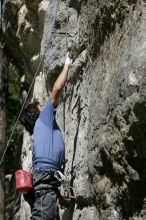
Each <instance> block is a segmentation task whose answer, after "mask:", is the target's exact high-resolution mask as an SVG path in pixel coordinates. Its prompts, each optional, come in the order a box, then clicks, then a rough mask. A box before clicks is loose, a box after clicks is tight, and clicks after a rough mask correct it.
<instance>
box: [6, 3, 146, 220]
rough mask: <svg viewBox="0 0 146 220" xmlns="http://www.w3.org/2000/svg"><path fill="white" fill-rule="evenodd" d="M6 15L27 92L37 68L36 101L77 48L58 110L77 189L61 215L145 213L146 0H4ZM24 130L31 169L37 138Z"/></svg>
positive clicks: (115, 219) (117, 218)
mask: <svg viewBox="0 0 146 220" xmlns="http://www.w3.org/2000/svg"><path fill="white" fill-rule="evenodd" d="M10 14H11V16H10ZM3 20H4V22H3V31H4V36H5V43H6V47H7V51H8V52H7V53H8V54H9V55H10V56H11V57H13V59H15V60H16V63H17V65H18V63H19V65H18V66H19V68H20V69H21V70H23V72H22V73H23V74H24V81H23V87H24V90H25V91H28V87H29V86H30V81H31V80H32V78H33V76H34V75H35V73H36V71H37V77H36V80H35V84H34V88H33V92H32V95H31V97H30V100H31V99H34V98H35V99H36V98H37V99H38V100H40V102H41V103H44V102H45V101H46V100H47V96H48V91H49V90H50V89H51V87H52V84H53V82H54V80H55V79H56V77H57V75H58V74H59V72H60V71H61V69H62V66H63V63H64V60H65V54H66V51H67V48H68V49H70V50H71V51H73V52H74V55H75V60H74V63H73V65H72V67H71V69H70V74H69V79H68V84H67V86H66V89H65V93H64V97H63V99H62V98H61V99H60V103H59V106H58V113H57V120H58V123H59V125H60V128H61V130H62V131H63V130H64V129H63V127H64V120H65V130H64V131H63V133H64V138H65V145H66V168H65V174H66V176H67V177H68V178H69V180H70V183H71V185H72V186H73V187H74V191H75V195H76V204H75V206H71V207H70V208H69V209H66V210H65V211H61V212H60V213H61V218H62V220H69V219H73V220H77V219H80V220H83V219H84V220H85V219H86V220H89V219H90V220H94V219H96V220H97V219H102V220H107V219H108V220H122V219H123V220H124V219H130V220H134V219H137V220H141V219H145V218H146V204H145V201H146V186H145V184H146V163H145V162H146V138H145V137H146V131H145V130H146V62H145V60H146V53H145V51H146V41H145V39H146V29H145V24H146V3H145V1H144V0H139V1H137V0H120V1H119V0H115V1H113V0H110V1H107V0H104V1H103V0H102V1H101V0H99V1H94V0H88V1H87V0H69V1H67V5H66V2H65V1H59V0H50V1H48V0H43V1H41V0H37V1H31V3H30V1H29V0H27V1H26V0H25V1H21V0H19V1H16V0H13V1H10V0H5V3H4V13H3ZM66 32H67V34H65V33H66ZM66 36H67V37H66ZM38 67H40V68H39V69H38ZM63 100H64V102H65V103H64V102H63ZM64 104H65V105H64ZM64 106H65V109H64ZM64 110H65V118H64V116H63V112H64ZM24 137H25V139H24V143H23V147H22V148H23V149H22V152H25V153H24V155H22V164H23V167H25V168H26V167H28V166H29V164H28V161H29V160H28V158H30V154H31V145H30V142H31V139H30V137H29V135H28V134H24ZM28 143H29V144H28ZM23 213H24V215H23V217H21V220H24V219H27V217H26V216H28V213H26V214H25V210H23Z"/></svg>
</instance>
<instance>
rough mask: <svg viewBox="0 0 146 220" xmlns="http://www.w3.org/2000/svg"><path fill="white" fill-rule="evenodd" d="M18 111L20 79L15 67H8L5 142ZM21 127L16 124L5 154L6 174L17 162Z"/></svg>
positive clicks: (10, 65)
mask: <svg viewBox="0 0 146 220" xmlns="http://www.w3.org/2000/svg"><path fill="white" fill-rule="evenodd" d="M19 111H20V78H19V73H18V70H17V68H16V67H15V65H13V64H12V63H10V64H9V66H8V95H7V103H6V120H7V126H6V142H8V140H9V138H10V135H11V132H12V130H13V128H14V125H15V122H16V120H17V117H18V114H19ZM20 136H21V127H20V125H19V124H17V126H16V129H15V132H14V134H13V136H12V139H11V142H10V146H9V148H8V151H7V154H6V160H5V162H6V173H9V172H11V171H12V170H13V169H15V168H16V167H17V166H18V164H19V163H20V162H19V159H18V151H19V150H18V149H20V143H19V142H20Z"/></svg>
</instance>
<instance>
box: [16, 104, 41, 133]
mask: <svg viewBox="0 0 146 220" xmlns="http://www.w3.org/2000/svg"><path fill="white" fill-rule="evenodd" d="M38 104H39V102H37V101H34V102H33V103H30V104H29V105H28V106H27V107H26V108H25V109H24V110H23V112H22V115H21V117H20V122H21V123H22V124H23V125H24V127H25V128H26V130H27V131H28V132H29V133H30V134H31V135H32V134H33V129H34V125H35V122H36V120H37V119H38V117H39V114H40V110H39V109H38Z"/></svg>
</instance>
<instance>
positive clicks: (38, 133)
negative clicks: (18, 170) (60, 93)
mask: <svg viewBox="0 0 146 220" xmlns="http://www.w3.org/2000/svg"><path fill="white" fill-rule="evenodd" d="M55 114H56V108H55V107H54V106H53V104H52V102H51V99H50V98H49V99H48V101H47V103H46V105H45V107H44V108H43V110H42V111H41V112H40V115H39V118H38V119H37V121H36V123H35V127H34V132H33V144H32V154H33V155H32V159H33V169H34V170H48V169H50V168H53V169H55V170H57V169H58V170H60V169H61V166H62V164H63V162H64V154H65V153H64V152H65V150H64V141H63V136H62V133H61V131H60V129H59V127H58V125H57V123H56V120H55ZM44 159H45V160H44Z"/></svg>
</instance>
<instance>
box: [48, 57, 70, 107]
mask: <svg viewBox="0 0 146 220" xmlns="http://www.w3.org/2000/svg"><path fill="white" fill-rule="evenodd" d="M71 62H72V60H71V59H70V58H69V56H68V54H67V58H66V60H65V65H64V67H63V70H62V72H61V73H60V75H59V76H58V78H57V80H56V81H55V83H54V86H53V89H52V91H51V93H50V98H51V101H52V103H53V104H54V105H56V104H57V100H58V98H59V95H60V93H61V91H62V89H63V88H64V86H65V83H66V81H67V78H68V72H69V67H70V64H71Z"/></svg>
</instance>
